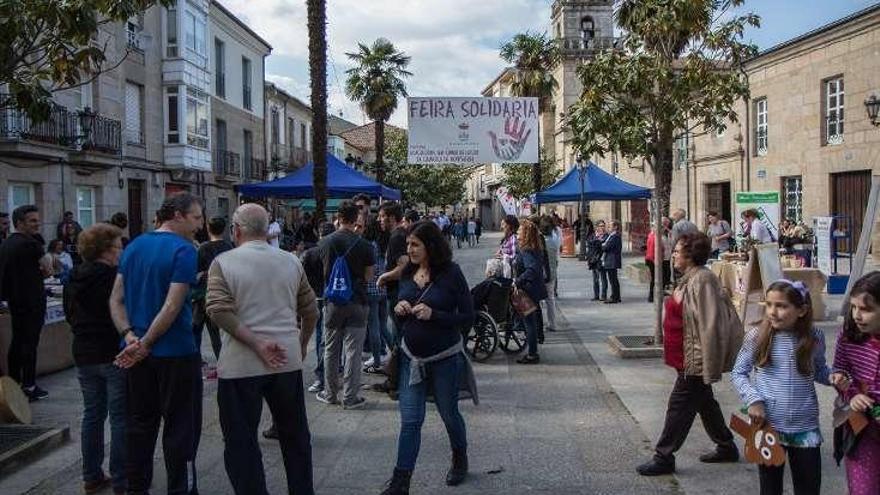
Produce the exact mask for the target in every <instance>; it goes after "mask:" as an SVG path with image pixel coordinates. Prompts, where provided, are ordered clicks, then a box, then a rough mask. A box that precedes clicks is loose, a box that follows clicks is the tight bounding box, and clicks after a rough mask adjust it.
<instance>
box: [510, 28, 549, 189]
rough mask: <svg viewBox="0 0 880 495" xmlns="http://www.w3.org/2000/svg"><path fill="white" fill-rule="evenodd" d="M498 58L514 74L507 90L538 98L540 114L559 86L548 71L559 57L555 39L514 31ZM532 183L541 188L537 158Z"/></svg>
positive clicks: (544, 35)
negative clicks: (512, 70)
mask: <svg viewBox="0 0 880 495" xmlns="http://www.w3.org/2000/svg"><path fill="white" fill-rule="evenodd" d="M501 59H502V60H504V61H505V62H507V63H509V64H513V69H514V71H515V74H514V81H513V84H512V85H511V88H510V89H511V92H512V93H513V94H514V95H516V96H530V97H536V98H538V112H539V113H542V114H543V112H544V110H545V108H546V106H547V102H548V101H549V100H550V98H552V97H553V92H554V91H555V90H556V88H557V87H559V83H558V82H556V79H555V78H554V77H553V74H552V72H551V71H552V70H553V68H554V67H555V66H556V64H557V63H559V59H560V52H559V45H558V44H557V43H556V40H553V39H550V38H549V37H548V36H547V33H540V34H538V33H530V32H528V31H526V32H525V33H520V34H517V35H516V36H514V37H513V39H511V40H510V41H508V42H507V43H505V44H503V45H501ZM532 185H533V187H534V189H535V192H538V191H540V190H541V189H542V181H541V163H540V159H539V160H538V163H535V164H534V165H532Z"/></svg>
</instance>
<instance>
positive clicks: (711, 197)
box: [692, 182, 734, 225]
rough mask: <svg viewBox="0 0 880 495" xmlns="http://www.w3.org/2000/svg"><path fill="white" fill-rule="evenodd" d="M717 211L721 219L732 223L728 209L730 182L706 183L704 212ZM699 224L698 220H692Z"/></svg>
mask: <svg viewBox="0 0 880 495" xmlns="http://www.w3.org/2000/svg"><path fill="white" fill-rule="evenodd" d="M710 211H717V212H718V214H719V215H721V218H722V219H723V220H727V221H728V222H730V223H731V225H732V224H733V223H734V222H733V220H732V219H731V217H730V216H731V210H730V182H719V183H717V184H706V212H707V213H708V212H710ZM692 220H694V219H692ZM694 223H697V224H699V222H696V221H695V222H694Z"/></svg>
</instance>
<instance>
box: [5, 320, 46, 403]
mask: <svg viewBox="0 0 880 495" xmlns="http://www.w3.org/2000/svg"><path fill="white" fill-rule="evenodd" d="M9 313H10V316H11V319H12V342H10V344H9V355H8V357H7V363H8V366H9V371H8V374H9V377H10V378H12V379H13V380H15V381H16V382H18V383H19V384H20V385H21V386H22V387H32V386H34V384H35V383H36V378H37V347H38V346H39V345H40V332H42V330H43V322H44V321H45V319H46V308H45V306H43V307H42V308H34V309H27V310H20V309H14V308H9Z"/></svg>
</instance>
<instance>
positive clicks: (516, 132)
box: [406, 97, 539, 165]
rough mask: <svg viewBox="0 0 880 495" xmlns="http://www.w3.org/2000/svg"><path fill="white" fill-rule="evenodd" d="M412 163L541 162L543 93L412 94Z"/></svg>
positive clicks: (409, 158) (409, 106)
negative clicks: (539, 96) (524, 95)
mask: <svg viewBox="0 0 880 495" xmlns="http://www.w3.org/2000/svg"><path fill="white" fill-rule="evenodd" d="M406 104H407V117H408V118H407V127H408V129H409V148H408V154H407V161H408V162H409V163H413V164H426V165H431V164H434V165H439V164H446V163H453V164H459V165H475V164H480V163H537V162H538V138H539V136H538V117H539V114H538V99H537V98H489V97H474V98H471V97H465V98H462V97H429V98H407V102H406Z"/></svg>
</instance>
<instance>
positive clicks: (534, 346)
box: [522, 311, 541, 356]
mask: <svg viewBox="0 0 880 495" xmlns="http://www.w3.org/2000/svg"><path fill="white" fill-rule="evenodd" d="M540 314H541V313H540V312H539V311H534V312H532V314H530V315H528V316H524V317H522V322H523V324H524V325H525V326H526V344H527V345H528V354H529V356H537V355H538V316H539V315H540Z"/></svg>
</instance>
